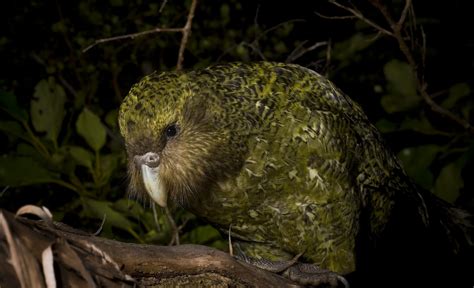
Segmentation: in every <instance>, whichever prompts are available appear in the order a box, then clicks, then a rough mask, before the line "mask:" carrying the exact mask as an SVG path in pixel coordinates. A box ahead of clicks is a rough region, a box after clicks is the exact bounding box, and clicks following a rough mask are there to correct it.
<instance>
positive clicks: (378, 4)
mask: <svg viewBox="0 0 474 288" xmlns="http://www.w3.org/2000/svg"><path fill="white" fill-rule="evenodd" d="M369 1H370V3H371V4H372V5H373V6H374V7H375V8H377V9H378V10H379V12H380V13H381V14H382V15H383V17H384V18H385V21H387V23H388V24H389V25H390V28H391V30H392V31H388V30H386V29H384V28H382V27H381V26H379V25H378V24H375V23H373V22H372V21H370V20H368V19H367V18H366V17H365V16H364V15H363V14H362V13H361V12H360V11H358V10H357V9H355V8H351V7H348V6H345V5H342V4H340V3H338V2H337V1H336V0H330V1H329V2H330V3H332V4H334V5H336V6H337V7H339V8H341V9H343V10H346V11H349V12H350V13H352V14H353V15H354V16H356V17H357V18H358V19H360V20H362V21H364V22H365V23H367V24H369V25H371V26H372V27H374V28H376V29H377V30H378V31H380V32H381V33H383V34H386V35H389V36H391V37H393V38H395V39H396V41H397V43H398V46H399V48H400V51H401V52H402V54H403V55H404V56H405V59H406V61H407V62H408V65H410V67H411V69H412V71H413V73H414V75H415V81H416V85H417V90H418V92H419V93H420V95H421V97H422V99H423V100H424V101H425V103H426V104H428V106H429V107H430V108H431V110H433V111H434V112H436V113H438V114H440V115H441V116H443V117H446V118H448V119H449V120H451V121H452V122H454V123H456V124H458V125H459V126H461V127H463V128H464V129H465V130H466V131H468V132H469V133H471V134H474V127H473V126H472V125H471V124H470V123H469V122H468V121H466V120H464V119H462V118H460V117H458V116H457V115H455V114H454V113H452V112H451V111H449V110H446V109H444V108H443V107H442V106H440V105H438V104H437V103H436V102H435V101H434V100H433V99H432V97H431V96H430V95H429V94H428V92H427V86H428V85H427V83H426V82H425V79H424V73H423V70H422V69H423V68H424V67H425V53H426V51H425V50H426V37H425V35H424V31H423V30H422V38H423V39H422V41H423V43H422V45H423V46H422V51H421V53H422V55H421V58H422V59H421V61H422V63H421V64H422V66H421V68H420V67H419V65H418V63H417V62H416V60H415V57H414V55H413V52H412V49H410V47H409V46H408V44H407V42H406V40H405V38H404V36H403V35H402V30H403V26H404V24H405V21H406V19H407V16H408V15H409V14H410V11H413V7H412V1H411V0H406V1H405V6H404V8H403V11H402V13H401V15H400V18H399V19H398V20H397V21H395V20H394V19H393V18H392V16H391V15H390V12H389V10H388V8H387V6H385V5H384V4H383V3H382V1H380V0H369Z"/></svg>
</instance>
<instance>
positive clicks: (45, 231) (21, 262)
mask: <svg viewBox="0 0 474 288" xmlns="http://www.w3.org/2000/svg"><path fill="white" fill-rule="evenodd" d="M48 255H49V256H51V257H48ZM0 267H2V268H1V269H0V286H1V287H20V286H23V287H48V285H47V283H50V284H51V283H52V282H56V284H57V285H58V286H60V287H61V286H65V285H66V284H67V286H71V287H87V286H89V287H94V286H103V287H115V286H121V287H128V286H135V285H138V286H154V287H209V286H212V287H275V286H278V287H298V286H297V285H295V284H293V283H291V282H289V280H287V279H285V278H283V277H281V276H279V275H276V274H273V273H269V272H266V271H264V270H260V269H258V268H255V267H253V266H250V265H248V264H246V263H242V262H240V261H237V260H235V259H234V258H233V257H231V256H230V255H229V254H227V253H225V252H222V251H219V250H216V249H213V248H210V247H206V246H200V245H180V246H155V245H140V244H133V243H123V242H119V241H114V240H110V239H105V238H100V237H96V236H93V235H89V234H87V233H84V232H82V231H79V230H76V229H72V228H71V227H69V226H66V225H64V224H62V223H55V222H52V221H47V220H31V219H27V218H24V217H21V216H15V215H14V214H12V213H10V212H7V211H4V210H0Z"/></svg>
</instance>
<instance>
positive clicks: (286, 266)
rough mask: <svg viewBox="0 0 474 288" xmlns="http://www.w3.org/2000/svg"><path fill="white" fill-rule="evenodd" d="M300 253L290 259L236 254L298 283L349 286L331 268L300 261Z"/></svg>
mask: <svg viewBox="0 0 474 288" xmlns="http://www.w3.org/2000/svg"><path fill="white" fill-rule="evenodd" d="M302 254H303V253H301V254H298V255H296V256H295V257H294V258H293V259H291V260H288V261H271V260H268V259H257V258H252V257H248V256H245V255H238V256H236V257H237V259H239V260H242V261H244V262H246V263H249V264H251V265H253V266H256V267H258V268H260V269H263V270H266V271H270V272H273V273H281V274H282V275H283V276H285V277H286V278H288V279H290V280H292V281H295V282H297V283H298V284H301V285H305V286H312V287H313V286H314V287H340V284H342V285H343V287H345V288H349V282H347V280H346V279H345V278H344V277H343V276H341V275H339V274H337V273H335V272H332V271H330V270H325V269H321V268H319V267H318V266H317V265H314V264H308V263H300V262H298V258H299V257H300V256H301V255H302Z"/></svg>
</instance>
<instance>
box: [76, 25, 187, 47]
mask: <svg viewBox="0 0 474 288" xmlns="http://www.w3.org/2000/svg"><path fill="white" fill-rule="evenodd" d="M182 31H183V28H158V27H157V28H153V29H150V30H146V31H142V32H137V33H131V34H125V35H120V36H115V37H109V38H102V39H98V40H95V41H94V43H92V44H91V45H89V46H87V47H86V48H84V49H82V53H85V52H87V51H89V50H90V49H92V48H93V47H94V46H96V45H98V44H102V43H107V42H112V41H117V40H123V39H129V38H130V39H135V38H137V37H141V36H145V35H148V34H152V33H161V32H182Z"/></svg>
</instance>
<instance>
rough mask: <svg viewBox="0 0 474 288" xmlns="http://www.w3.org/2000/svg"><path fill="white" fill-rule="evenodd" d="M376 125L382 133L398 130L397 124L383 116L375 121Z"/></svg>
mask: <svg viewBox="0 0 474 288" xmlns="http://www.w3.org/2000/svg"><path fill="white" fill-rule="evenodd" d="M375 126H376V127H377V129H379V130H380V132H382V133H389V132H393V131H396V130H397V124H396V123H394V122H392V121H390V120H388V119H385V118H382V119H380V120H379V121H377V123H375Z"/></svg>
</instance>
